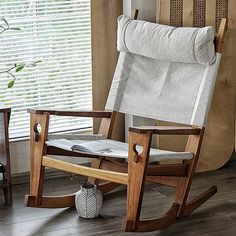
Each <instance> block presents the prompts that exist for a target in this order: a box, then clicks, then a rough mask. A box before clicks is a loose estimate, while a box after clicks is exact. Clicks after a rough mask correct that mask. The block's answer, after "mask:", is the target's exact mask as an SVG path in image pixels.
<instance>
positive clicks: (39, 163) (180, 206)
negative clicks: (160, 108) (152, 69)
mask: <svg viewBox="0 0 236 236" xmlns="http://www.w3.org/2000/svg"><path fill="white" fill-rule="evenodd" d="M134 16H137V11H135V12H134ZM226 25H227V21H226V19H222V21H221V25H220V29H219V32H218V34H217V36H216V40H215V47H216V52H221V50H222V45H223V39H224V34H225V31H226ZM29 112H30V116H31V121H30V122H31V124H30V127H31V137H30V194H29V195H26V197H25V202H26V206H28V207H46V208H58V207H74V206H75V201H74V200H75V194H71V195H66V196H65V195H64V196H43V176H44V170H45V167H50V168H56V169H59V170H63V171H67V172H72V173H76V174H81V175H85V176H88V177H89V181H90V182H91V183H96V184H97V185H98V189H100V190H101V191H102V192H103V193H104V194H105V193H108V192H110V191H111V190H113V189H114V188H116V187H117V186H119V185H120V184H122V185H127V214H126V219H125V222H124V224H123V229H124V230H125V231H153V230H160V229H164V228H166V227H168V226H169V225H171V224H173V223H175V222H176V221H178V220H179V219H181V218H184V217H186V216H188V215H189V214H191V213H192V212H193V211H194V210H195V209H197V208H198V207H199V206H201V205H202V204H203V203H204V202H205V201H207V200H208V199H209V198H210V197H212V196H213V195H214V194H215V193H216V192H217V187H216V186H212V187H211V188H209V189H208V190H207V191H205V192H204V193H203V194H201V195H200V196H198V197H197V198H195V199H193V200H191V201H189V202H187V197H188V193H189V190H190V186H191V183H192V178H193V175H194V172H195V168H196V164H197V161H198V156H199V152H200V148H201V143H202V138H203V134H204V127H195V126H192V127H189V126H187V127H172V126H153V127H130V128H129V153H128V165H126V164H123V163H118V162H115V161H112V160H107V159H105V158H104V157H100V156H96V155H92V154H86V153H75V152H70V151H66V150H60V149H57V148H55V147H47V146H46V144H45V141H46V140H47V136H48V126H49V118H50V116H51V115H59V116H77V117H93V118H102V121H101V126H100V130H99V134H103V135H105V136H106V137H107V138H111V135H112V130H113V126H114V121H115V118H116V114H117V113H116V112H114V111H89V112H88V111H77V112H76V111H74V112H72V111H70V112H69V111H54V110H29ZM38 124H40V126H41V132H39V131H38V129H37V126H38ZM153 134H157V135H189V138H188V142H187V145H186V148H185V151H190V152H191V153H192V154H193V158H192V159H191V160H188V161H183V162H182V163H180V164H159V165H156V164H148V159H149V151H150V144H151V139H152V135H153ZM137 144H139V145H141V146H142V147H143V151H142V153H138V152H137V150H136V148H135V147H136V145H137ZM48 154H49V155H63V156H78V157H86V158H92V162H91V167H86V166H82V165H76V164H72V163H68V162H66V161H61V160H56V159H54V158H52V157H49V156H47V155H48ZM100 179H101V180H106V181H109V182H107V183H104V184H99V180H100ZM146 181H147V182H151V183H158V184H163V185H167V186H171V187H174V188H176V193H175V200H174V203H173V205H172V206H171V208H170V210H169V211H168V212H167V213H166V214H164V215H163V216H162V217H160V218H158V219H147V220H140V212H141V205H142V198H143V191H144V184H145V182H146Z"/></svg>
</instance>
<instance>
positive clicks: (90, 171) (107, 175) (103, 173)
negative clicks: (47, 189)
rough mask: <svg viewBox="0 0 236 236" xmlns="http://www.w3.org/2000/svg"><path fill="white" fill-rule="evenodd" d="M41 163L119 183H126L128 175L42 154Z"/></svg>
mask: <svg viewBox="0 0 236 236" xmlns="http://www.w3.org/2000/svg"><path fill="white" fill-rule="evenodd" d="M42 165H43V166H45V167H50V168H55V169H58V170H63V171H67V172H71V173H76V174H80V175H85V176H91V177H93V178H97V179H103V180H108V181H111V182H114V183H119V184H127V183H128V175H127V174H125V173H119V172H114V171H107V170H101V169H95V168H91V167H86V166H82V165H76V164H71V163H68V162H65V161H61V160H57V159H55V158H51V157H48V156H43V160H42Z"/></svg>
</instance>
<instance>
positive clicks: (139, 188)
mask: <svg viewBox="0 0 236 236" xmlns="http://www.w3.org/2000/svg"><path fill="white" fill-rule="evenodd" d="M150 142H151V135H150V134H136V133H130V138H129V160H128V186H127V213H126V214H127V215H126V220H125V222H124V224H123V229H124V230H125V231H129V232H130V231H135V230H136V229H137V227H138V223H139V218H140V212H141V206H142V199H143V191H144V184H145V178H146V169H147V165H148V157H149V156H148V155H149V149H150ZM136 145H140V146H142V148H143V150H142V153H138V151H137V150H136Z"/></svg>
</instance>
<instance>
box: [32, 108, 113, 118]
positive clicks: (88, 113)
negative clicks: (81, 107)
mask: <svg viewBox="0 0 236 236" xmlns="http://www.w3.org/2000/svg"><path fill="white" fill-rule="evenodd" d="M27 112H29V113H31V114H44V113H49V114H50V115H56V116H78V117H97V118H111V115H112V111H71V110H70V111H66V110H50V109H28V110H27Z"/></svg>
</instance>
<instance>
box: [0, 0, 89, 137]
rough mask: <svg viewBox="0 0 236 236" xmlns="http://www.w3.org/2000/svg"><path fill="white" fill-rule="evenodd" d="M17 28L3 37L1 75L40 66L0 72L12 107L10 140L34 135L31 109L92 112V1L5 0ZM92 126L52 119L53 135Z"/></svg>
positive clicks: (2, 9)
mask: <svg viewBox="0 0 236 236" xmlns="http://www.w3.org/2000/svg"><path fill="white" fill-rule="evenodd" d="M0 16H3V17H5V18H6V19H7V21H8V22H9V25H10V26H11V27H20V28H21V31H6V32H4V33H3V34H1V35H0V71H3V70H5V69H8V68H10V67H11V66H12V65H14V63H16V62H17V63H21V62H25V63H31V62H34V61H39V60H40V61H42V62H40V63H38V64H37V66H36V67H29V68H25V69H23V70H22V71H20V72H17V73H14V75H15V76H16V78H17V79H16V82H15V85H14V86H13V88H11V89H8V88H7V84H8V82H9V81H11V78H10V77H9V76H7V75H6V74H4V73H1V74H0V102H2V103H4V104H5V105H8V106H10V107H11V108H12V115H11V121H10V137H11V138H19V137H26V136H28V135H29V114H27V113H26V109H27V108H53V109H67V110H68V109H69V110H73V109H74V110H91V109H92V87H91V86H92V85H91V44H90V39H91V34H90V33H91V32H90V31H91V27H90V0H37V1H36V0H1V1H0ZM91 126H92V120H91V119H89V118H80V119H77V118H76V119H75V118H70V117H56V116H55V117H52V118H51V119H50V132H58V131H66V130H76V129H81V128H88V127H91Z"/></svg>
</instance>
